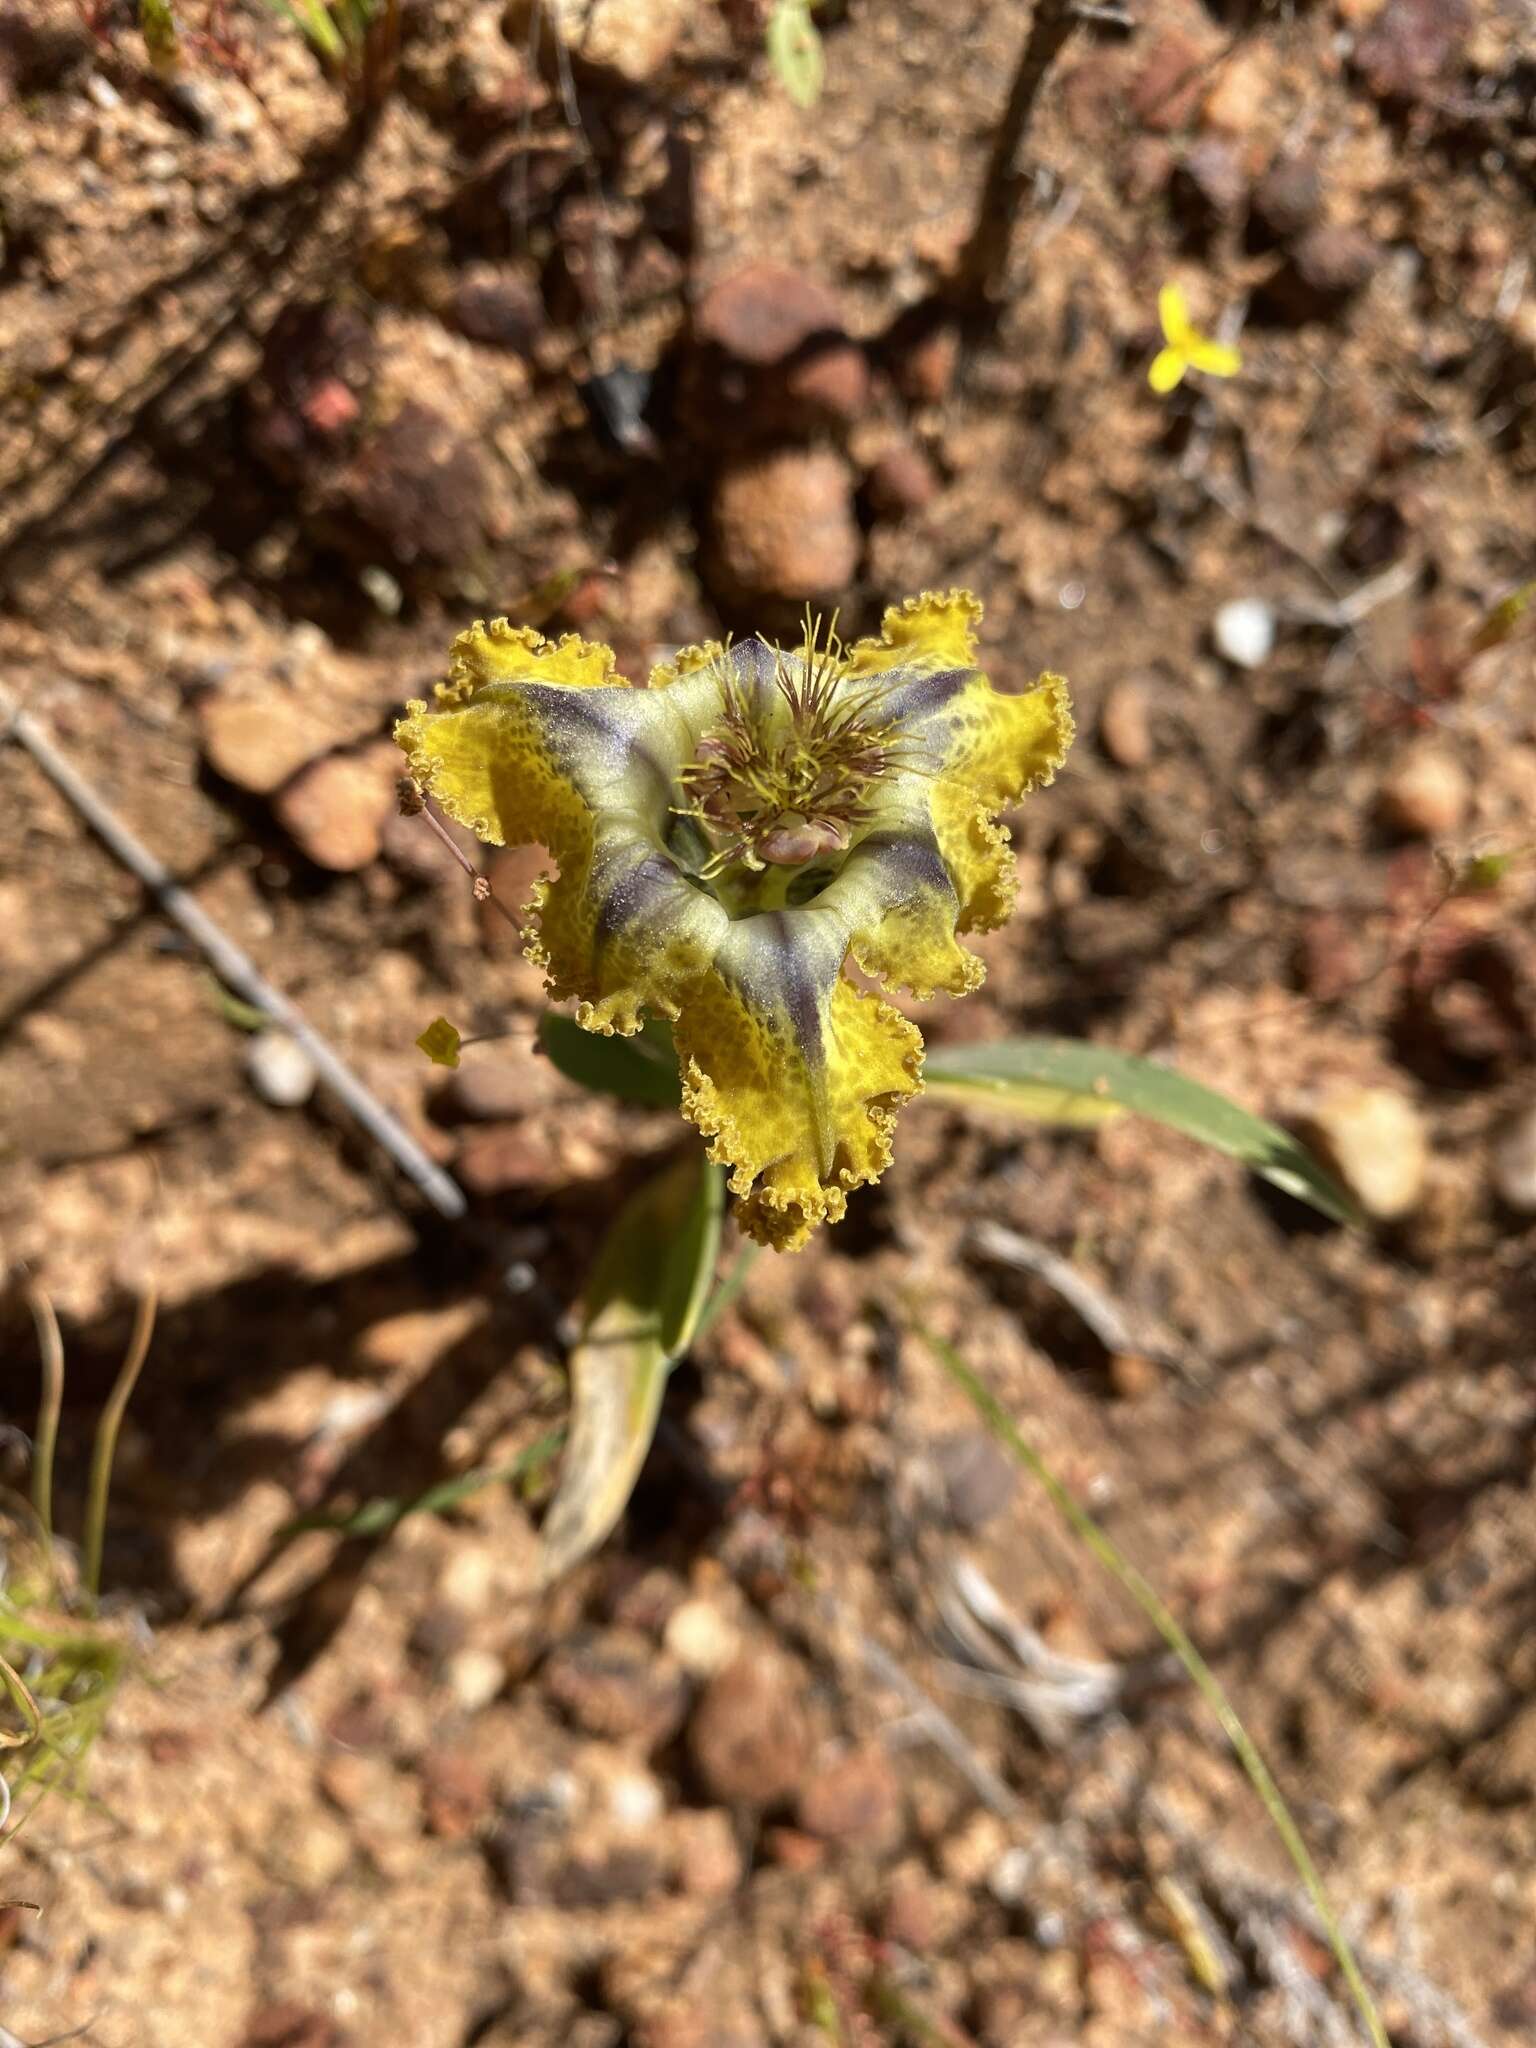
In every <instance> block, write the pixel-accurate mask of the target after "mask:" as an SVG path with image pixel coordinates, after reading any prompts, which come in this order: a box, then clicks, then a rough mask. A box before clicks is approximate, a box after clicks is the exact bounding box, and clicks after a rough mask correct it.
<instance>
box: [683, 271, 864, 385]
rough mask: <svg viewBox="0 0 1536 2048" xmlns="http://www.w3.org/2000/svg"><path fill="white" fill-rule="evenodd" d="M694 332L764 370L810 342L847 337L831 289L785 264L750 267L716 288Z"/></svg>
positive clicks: (699, 312)
mask: <svg viewBox="0 0 1536 2048" xmlns="http://www.w3.org/2000/svg"><path fill="white" fill-rule="evenodd" d="M693 328H694V333H695V334H696V335H697V337H698V339H699V340H700V341H703V342H708V343H710V344H712V345H713V346H714V347H716V348H718V349H722V350H724V352H725V353H726V354H727V355H728V356H731V357H733V358H734V359H735V360H736V361H737V362H738V363H749V364H751V365H752V366H753V367H755V368H758V369H763V368H767V367H769V366H770V365H772V364H776V363H782V362H784V361H785V360H786V358H788V357H789V356H792V355H793V354H794V353H795V351H796V350H797V349H799V348H802V347H804V345H805V344H806V342H808V341H811V340H813V339H816V338H826V339H832V338H836V339H839V340H840V339H841V338H842V337H843V334H844V324H843V314H842V308H841V307H840V306H839V304H838V302H837V299H836V298H835V296H834V295H833V293H832V292H831V291H830V290H829V289H828V287H827V286H826V285H824V284H821V283H820V282H818V280H817V279H815V278H813V277H807V276H806V275H805V273H804V272H803V271H799V270H791V269H790V268H789V266H788V265H787V264H783V263H750V264H748V265H747V267H746V268H745V269H744V270H738V271H735V272H734V273H733V274H732V275H731V276H730V277H727V278H723V279H722V280H721V281H720V283H719V284H716V285H712V286H711V287H710V289H709V290H708V291H707V292H706V293H705V294H704V296H703V298H702V299H701V300H700V301H699V303H698V306H697V308H696V309H695V311H694V316H693Z"/></svg>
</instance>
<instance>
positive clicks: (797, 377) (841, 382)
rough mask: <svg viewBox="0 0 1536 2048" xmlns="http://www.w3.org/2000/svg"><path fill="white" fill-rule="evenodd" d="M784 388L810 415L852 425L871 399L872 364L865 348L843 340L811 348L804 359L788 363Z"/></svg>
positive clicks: (802, 411)
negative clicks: (826, 345) (824, 346)
mask: <svg viewBox="0 0 1536 2048" xmlns="http://www.w3.org/2000/svg"><path fill="white" fill-rule="evenodd" d="M784 391H785V396H786V399H787V400H788V403H789V405H790V406H792V407H794V408H796V409H797V410H798V411H799V412H800V413H801V414H803V415H804V416H805V417H806V418H807V419H820V420H824V421H826V422H827V423H829V424H832V425H838V426H851V425H852V424H853V423H854V421H855V420H857V419H859V418H860V417H861V416H862V414H863V412H864V410H865V407H866V406H867V405H868V403H869V365H868V363H866V362H865V360H864V351H863V349H861V348H859V347H857V346H856V345H855V344H854V343H853V342H851V341H839V342H833V343H832V344H831V346H830V347H827V348H817V349H812V350H810V351H809V352H808V354H807V355H806V357H805V360H804V361H803V362H795V363H791V364H790V365H789V366H788V368H787V370H786V372H785V377H784Z"/></svg>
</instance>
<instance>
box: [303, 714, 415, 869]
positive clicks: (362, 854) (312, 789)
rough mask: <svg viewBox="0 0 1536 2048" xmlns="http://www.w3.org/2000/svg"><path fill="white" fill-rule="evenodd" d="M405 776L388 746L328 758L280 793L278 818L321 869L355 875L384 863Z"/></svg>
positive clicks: (313, 765) (312, 767) (311, 765)
mask: <svg viewBox="0 0 1536 2048" xmlns="http://www.w3.org/2000/svg"><path fill="white" fill-rule="evenodd" d="M399 772H400V757H399V754H398V753H397V751H396V749H395V748H394V747H393V746H391V745H390V744H389V742H388V741H385V742H384V743H383V744H382V746H380V747H370V748H368V749H367V750H366V751H365V752H363V753H361V754H328V755H327V756H326V757H325V759H324V760H322V761H315V762H312V763H311V764H310V766H309V767H307V768H302V769H300V771H299V773H298V774H297V775H295V776H294V778H293V780H292V781H291V782H288V783H286V784H285V785H284V786H283V788H282V789H281V790H279V791H278V793H277V796H276V797H275V798H274V800H273V804H272V810H273V814H274V816H275V817H276V819H277V821H278V823H279V824H280V825H281V826H282V828H283V830H284V831H285V832H286V833H287V834H288V836H289V838H290V839H292V841H293V842H294V844H295V845H296V846H297V847H298V849H299V851H300V852H301V853H302V854H303V855H304V856H305V858H306V859H307V860H311V861H313V862H314V864H315V866H316V867H320V868H328V869H329V870H330V871H331V872H332V873H333V874H342V875H345V874H353V873H355V872H356V871H357V870H358V869H359V868H365V867H367V866H368V865H369V863H370V862H371V861H374V860H376V859H377V858H378V855H379V849H380V846H381V844H382V842H383V832H384V820H385V819H386V818H387V817H388V816H389V814H390V812H391V810H392V809H393V808H394V803H395V784H396V781H397V780H398V777H399Z"/></svg>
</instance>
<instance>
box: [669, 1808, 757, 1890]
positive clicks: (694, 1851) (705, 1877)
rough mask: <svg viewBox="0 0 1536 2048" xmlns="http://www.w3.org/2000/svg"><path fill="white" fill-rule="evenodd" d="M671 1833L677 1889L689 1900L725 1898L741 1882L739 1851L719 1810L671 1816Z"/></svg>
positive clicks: (726, 1818) (733, 1833)
mask: <svg viewBox="0 0 1536 2048" xmlns="http://www.w3.org/2000/svg"><path fill="white" fill-rule="evenodd" d="M671 1833H672V1839H673V1843H674V1845H675V1848H676V1854H677V1882H678V1888H679V1890H681V1891H682V1893H683V1894H684V1896H685V1897H686V1898H690V1899H728V1898H729V1897H730V1895H731V1893H732V1892H734V1891H735V1890H736V1888H737V1886H738V1885H739V1884H740V1883H741V1880H742V1872H743V1865H742V1857H741V1850H740V1848H739V1847H738V1846H737V1842H736V1830H735V1829H734V1828H733V1827H732V1826H731V1817H730V1815H729V1814H728V1813H726V1812H725V1810H724V1809H723V1808H722V1807H718V1806H711V1807H706V1808H705V1809H704V1811H703V1812H699V1811H697V1810H689V1809H688V1808H686V1807H685V1808H684V1809H683V1810H682V1811H681V1812H679V1813H677V1814H674V1815H673V1817H672V1821H671Z"/></svg>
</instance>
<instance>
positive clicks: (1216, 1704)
mask: <svg viewBox="0 0 1536 2048" xmlns="http://www.w3.org/2000/svg"><path fill="white" fill-rule="evenodd" d="M912 1328H913V1329H915V1330H916V1332H917V1334H918V1335H919V1336H920V1337H921V1338H922V1340H923V1342H924V1343H925V1344H926V1345H927V1346H928V1348H929V1350H930V1351H931V1352H932V1353H933V1355H934V1357H935V1358H936V1359H937V1360H938V1361H939V1364H940V1365H941V1366H943V1368H944V1370H945V1372H947V1373H948V1375H949V1377H950V1378H951V1379H952V1380H953V1381H954V1383H955V1385H956V1386H957V1387H958V1388H959V1389H960V1391H961V1392H962V1393H963V1394H964V1395H965V1397H966V1399H967V1400H968V1401H969V1402H970V1404H971V1406H972V1407H973V1408H974V1409H975V1410H976V1413H977V1414H978V1415H979V1416H980V1418H981V1420H982V1421H983V1422H984V1423H985V1424H986V1426H987V1428H988V1429H989V1430H990V1431H991V1433H992V1435H993V1436H994V1437H996V1439H997V1441H998V1442H999V1443H1000V1444H1001V1445H1002V1446H1003V1448H1004V1450H1006V1451H1008V1452H1009V1453H1010V1454H1011V1455H1012V1456H1013V1458H1014V1459H1015V1460H1016V1461H1017V1463H1019V1464H1020V1465H1022V1466H1023V1468H1024V1470H1025V1471H1026V1472H1028V1473H1029V1475H1030V1477H1031V1478H1032V1479H1034V1480H1036V1481H1037V1482H1038V1484H1039V1485H1040V1486H1041V1487H1042V1488H1043V1489H1044V1492H1045V1494H1046V1496H1047V1498H1048V1499H1049V1501H1050V1503H1051V1506H1052V1507H1053V1508H1055V1510H1056V1512H1057V1514H1059V1515H1060V1516H1061V1518H1062V1520H1063V1521H1064V1522H1065V1523H1066V1524H1067V1526H1068V1528H1069V1529H1071V1530H1072V1532H1073V1534H1074V1535H1075V1536H1077V1537H1078V1539H1079V1540H1080V1541H1081V1542H1082V1544H1083V1545H1084V1547H1085V1548H1086V1549H1087V1550H1089V1551H1090V1552H1091V1553H1092V1554H1093V1556H1094V1557H1096V1558H1097V1559H1098V1561H1099V1563H1100V1564H1101V1565H1103V1567H1104V1569H1105V1570H1106V1571H1107V1572H1108V1573H1109V1575H1110V1577H1111V1578H1112V1579H1114V1580H1115V1581H1116V1582H1117V1583H1118V1584H1119V1585H1120V1586H1122V1587H1123V1588H1124V1589H1125V1591H1126V1592H1127V1593H1129V1594H1130V1596H1131V1598H1132V1599H1133V1600H1134V1601H1135V1603H1136V1605H1137V1606H1138V1607H1139V1608H1140V1609H1141V1611H1142V1613H1143V1614H1144V1615H1145V1616H1146V1618H1147V1620H1148V1621H1149V1622H1151V1624H1152V1626H1153V1627H1154V1628H1155V1629H1156V1630H1157V1632H1158V1634H1159V1635H1160V1636H1161V1637H1162V1639H1163V1641H1164V1642H1165V1643H1166V1644H1167V1645H1168V1647H1169V1649H1170V1650H1172V1652H1173V1654H1174V1655H1175V1657H1177V1658H1178V1660H1179V1662H1180V1663H1181V1664H1182V1665H1183V1667H1184V1669H1185V1671H1186V1672H1187V1673H1188V1674H1189V1677H1190V1678H1191V1680H1192V1681H1193V1683H1194V1685H1195V1686H1196V1688H1197V1689H1198V1691H1199V1693H1200V1695H1201V1697H1202V1698H1203V1699H1204V1701H1205V1703H1206V1705H1207V1706H1208V1707H1209V1708H1210V1710H1211V1712H1212V1713H1213V1714H1214V1715H1215V1716H1216V1719H1217V1721H1218V1722H1219V1723H1220V1724H1221V1729H1222V1733H1223V1734H1224V1735H1225V1736H1226V1738H1227V1740H1228V1742H1230V1743H1231V1745H1232V1749H1233V1752H1234V1754H1235V1755H1236V1757H1237V1760H1238V1762H1239V1763H1240V1764H1241V1765H1242V1767H1243V1769H1244V1770H1245V1771H1246V1772H1247V1774H1248V1779H1249V1782H1250V1783H1251V1784H1252V1786H1253V1789H1254V1791H1255V1792H1257V1794H1258V1795H1259V1800H1260V1803H1261V1804H1262V1805H1263V1808H1264V1811H1265V1812H1266V1813H1267V1814H1268V1815H1269V1818H1270V1821H1271V1822H1272V1823H1273V1826H1274V1829H1275V1832H1276V1834H1278V1835H1279V1837H1280V1840H1281V1841H1282V1843H1283V1844H1284V1845H1285V1851H1286V1854H1287V1855H1288V1856H1289V1857H1290V1859H1291V1862H1292V1864H1293V1865H1294V1866H1295V1869H1296V1874H1297V1876H1298V1877H1299V1878H1300V1879H1301V1881H1302V1884H1303V1885H1304V1886H1305V1888H1306V1893H1307V1896H1308V1898H1309V1899H1310V1900H1311V1901H1312V1904H1313V1907H1314V1908H1315V1909H1316V1912H1317V1916H1318V1919H1319V1920H1320V1921H1321V1922H1322V1924H1323V1927H1324V1929H1325V1931H1326V1932H1327V1936H1328V1943H1329V1946H1330V1947H1331V1948H1332V1950H1333V1954H1334V1959H1335V1961H1336V1962H1337V1963H1338V1966H1339V1969H1340V1971H1341V1972H1342V1973H1343V1977H1344V1981H1345V1983H1346V1984H1347V1985H1348V1986H1349V1993H1350V1996H1351V1998H1353V2000H1354V2002H1355V2009H1356V2011H1357V2012H1358V2013H1359V2015H1360V2018H1361V2020H1362V2022H1363V2023H1364V2026H1365V2031H1366V2033H1367V2035H1368V2036H1369V2037H1370V2040H1371V2042H1372V2043H1373V2048H1391V2043H1390V2042H1389V2041H1388V2039H1387V2030H1386V2028H1385V2027H1384V2026H1383V2025H1382V2023H1381V2016H1380V2014H1379V2013H1378V2012H1377V2010H1376V2005H1375V2001H1374V2000H1373V1999H1372V1997H1371V1994H1370V1992H1369V1991H1368V1990H1367V1988H1366V1984H1365V1979H1364V1978H1363V1977H1362V1976H1361V1974H1360V1966H1359V1964H1358V1963H1357V1962H1356V1961H1355V1955H1354V1951H1353V1949H1352V1948H1351V1947H1350V1945H1349V1942H1348V1939H1347V1938H1346V1936H1345V1934H1344V1930H1343V1928H1342V1927H1341V1926H1340V1925H1339V1922H1338V1918H1337V1916H1336V1915H1335V1913H1334V1910H1333V1907H1332V1906H1331V1905H1330V1904H1329V1901H1328V1894H1327V1892H1326V1891H1325V1890H1324V1888H1323V1880H1322V1878H1321V1877H1320V1876H1319V1874H1318V1869H1317V1865H1316V1864H1315V1863H1314V1862H1313V1861H1312V1856H1311V1853H1310V1851H1309V1850H1308V1848H1307V1845H1306V1843H1305V1842H1304V1841H1303V1840H1302V1837H1301V1830H1300V1829H1299V1828H1298V1827H1297V1825H1296V1823H1295V1821H1294V1820H1293V1819H1292V1818H1291V1811H1290V1808H1289V1807H1288V1806H1287V1805H1286V1803H1285V1800H1284V1798H1283V1796H1282V1794H1281V1791H1280V1788H1279V1786H1278V1785H1277V1784H1276V1783H1275V1781H1274V1778H1273V1777H1272V1776H1271V1774H1270V1770H1269V1766H1268V1765H1267V1764H1266V1763H1265V1761H1264V1759H1263V1757H1262V1756H1261V1755H1260V1754H1259V1751H1258V1748H1257V1746H1256V1744H1255V1743H1254V1740H1253V1737H1252V1736H1251V1735H1250V1734H1249V1733H1248V1731H1247V1729H1246V1728H1245V1727H1244V1726H1243V1724H1242V1722H1241V1721H1240V1720H1239V1719H1238V1717H1237V1711H1236V1709H1235V1708H1234V1707H1233V1705H1232V1703H1231V1701H1230V1700H1229V1699H1228V1698H1227V1696H1226V1694H1225V1693H1224V1692H1223V1691H1222V1689H1221V1684H1220V1681H1219V1680H1218V1679H1217V1677H1216V1674H1215V1672H1213V1671H1212V1669H1211V1667H1210V1665H1209V1664H1207V1663H1206V1661H1205V1659H1204V1658H1203V1657H1202V1656H1201V1654H1200V1652H1199V1651H1198V1650H1197V1649H1196V1648H1195V1646H1194V1644H1193V1643H1192V1642H1191V1641H1190V1639H1189V1636H1188V1634H1187V1633H1186V1632H1185V1629H1184V1627H1183V1624H1182V1623H1181V1622H1180V1621H1179V1620H1178V1619H1177V1617H1176V1616H1175V1615H1174V1613H1173V1612H1172V1610H1171V1609H1170V1608H1169V1607H1168V1606H1167V1604H1166V1603H1165V1601H1164V1600H1163V1598H1162V1596H1161V1594H1159V1593H1158V1592H1157V1590H1156V1588H1155V1587H1154V1586H1153V1585H1152V1584H1151V1582H1150V1581H1149V1580H1148V1579H1146V1578H1144V1577H1143V1576H1142V1574H1141V1573H1140V1572H1139V1571H1138V1570H1137V1569H1136V1567H1135V1565H1133V1564H1132V1563H1131V1561H1130V1559H1129V1558H1128V1557H1126V1556H1125V1554H1124V1552H1123V1551H1122V1550H1121V1549H1120V1548H1119V1546H1118V1545H1117V1544H1116V1543H1115V1541H1114V1539H1113V1538H1112V1537H1111V1536H1110V1535H1109V1534H1108V1533H1107V1532H1106V1531H1105V1530H1103V1529H1101V1528H1100V1526H1099V1524H1098V1523H1097V1522H1096V1521H1095V1520H1094V1519H1093V1517H1092V1515H1090V1514H1089V1513H1088V1511H1087V1509H1086V1508H1082V1507H1080V1506H1079V1505H1078V1503H1077V1501H1076V1499H1075V1498H1074V1496H1073V1495H1072V1494H1071V1493H1069V1492H1068V1490H1067V1488H1066V1487H1065V1486H1064V1485H1063V1484H1062V1482H1061V1481H1060V1480H1059V1479H1058V1478H1057V1477H1056V1474H1055V1473H1054V1472H1053V1471H1052V1470H1051V1468H1050V1466H1049V1465H1047V1464H1046V1462H1045V1460H1044V1458H1042V1457H1041V1455H1040V1453H1039V1452H1038V1451H1037V1450H1036V1449H1035V1447H1034V1445H1033V1444H1031V1443H1029V1442H1028V1441H1027V1439H1026V1438H1025V1437H1024V1436H1023V1435H1022V1434H1021V1433H1020V1431H1019V1429H1018V1427H1017V1425H1016V1424H1015V1422H1014V1420H1013V1417H1012V1416H1011V1415H1010V1414H1009V1413H1008V1411H1007V1409H1006V1408H1004V1406H1003V1404H1002V1402H1001V1401H999V1400H998V1398H997V1396H996V1395H995V1394H994V1393H993V1392H992V1389H991V1388H990V1387H989V1386H987V1385H986V1383H985V1382H984V1381H983V1380H982V1379H980V1378H979V1377H978V1375H977V1374H976V1373H974V1372H973V1371H972V1370H971V1368H970V1366H968V1365H967V1364H966V1362H965V1360H964V1359H963V1358H962V1357H961V1356H960V1354H959V1352H958V1351H956V1349H955V1348H954V1346H953V1345H952V1344H948V1343H946V1342H945V1341H944V1339H943V1338H942V1337H940V1336H937V1335H936V1334H935V1333H934V1332H933V1331H932V1330H928V1329H925V1328H924V1327H923V1325H922V1324H921V1323H920V1322H916V1321H914V1322H913V1323H912Z"/></svg>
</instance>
